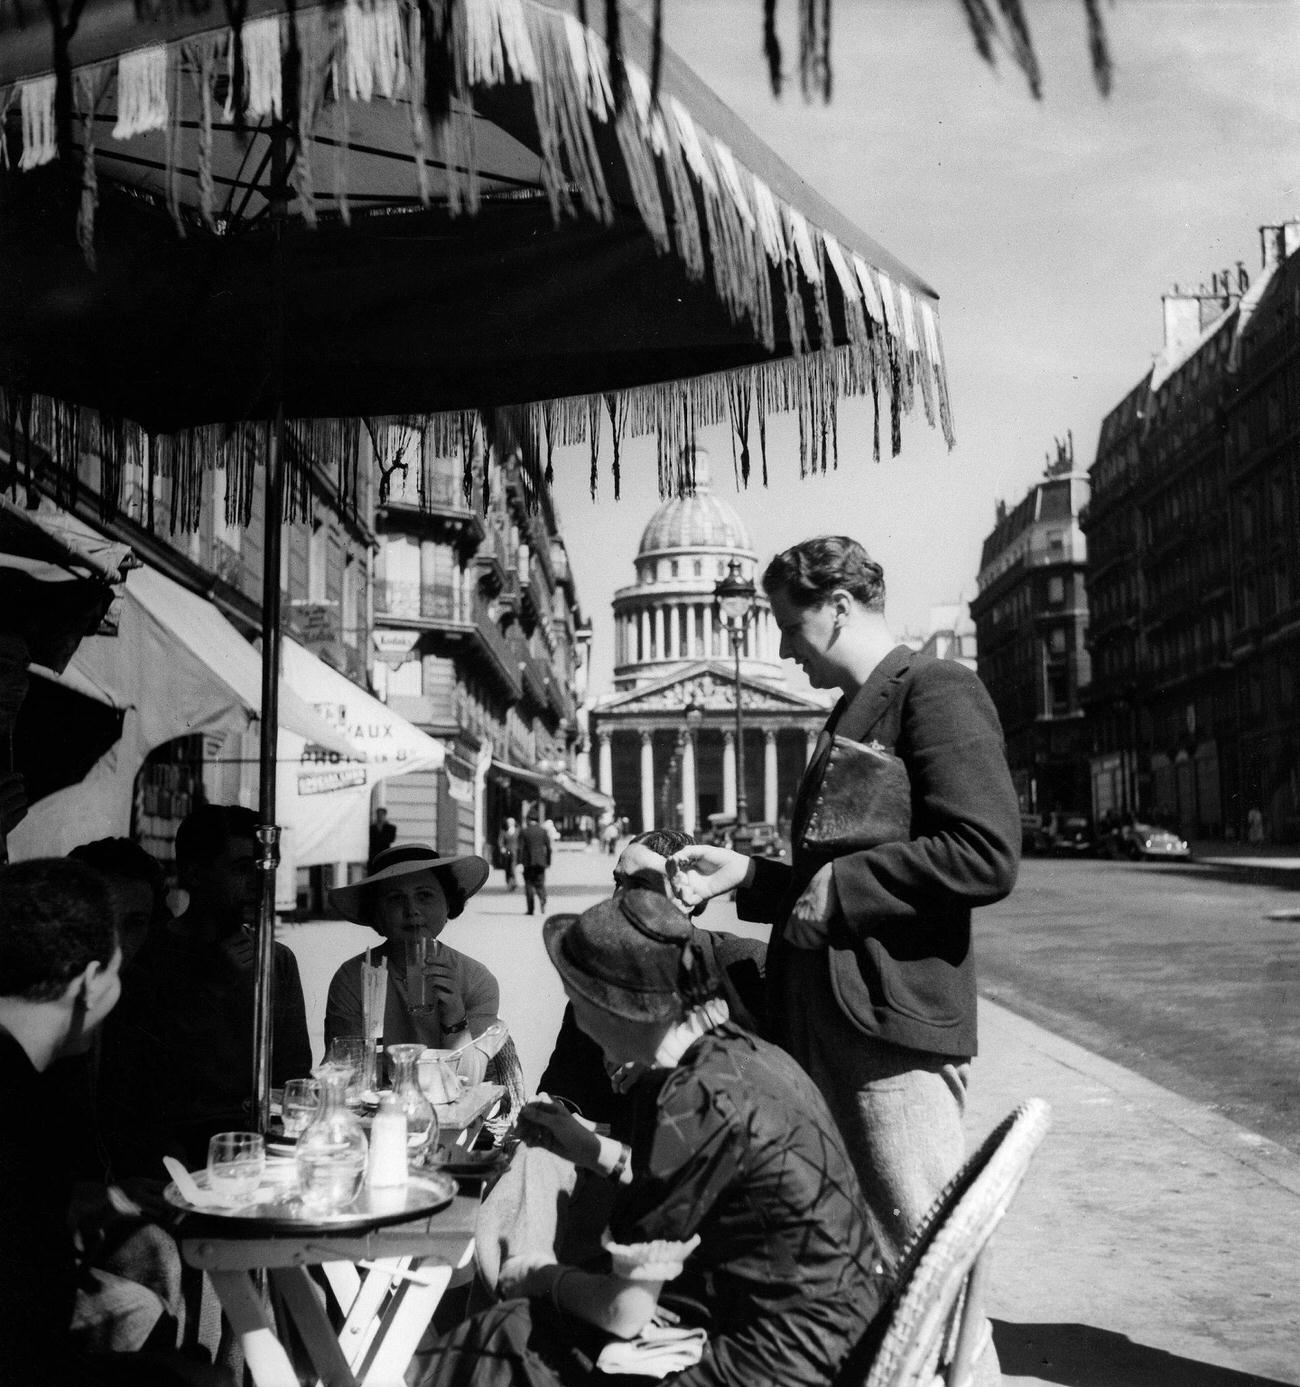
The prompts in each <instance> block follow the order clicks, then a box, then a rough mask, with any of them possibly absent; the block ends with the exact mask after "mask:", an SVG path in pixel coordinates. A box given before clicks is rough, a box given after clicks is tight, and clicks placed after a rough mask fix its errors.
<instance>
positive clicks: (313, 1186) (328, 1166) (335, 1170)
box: [294, 1063, 368, 1214]
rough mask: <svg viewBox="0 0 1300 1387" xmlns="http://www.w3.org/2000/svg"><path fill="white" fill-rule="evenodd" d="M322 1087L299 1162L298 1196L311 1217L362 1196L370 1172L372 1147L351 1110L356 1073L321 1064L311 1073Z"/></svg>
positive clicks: (297, 1154) (300, 1146) (301, 1144)
mask: <svg viewBox="0 0 1300 1387" xmlns="http://www.w3.org/2000/svg"><path fill="white" fill-rule="evenodd" d="M312 1073H313V1074H314V1075H315V1076H316V1081H317V1083H319V1084H320V1106H319V1108H318V1110H317V1113H316V1116H315V1117H313V1118H312V1120H311V1121H310V1122H309V1123H308V1124H307V1126H306V1128H305V1130H304V1131H303V1134H302V1135H301V1136H300V1137H299V1138H298V1146H297V1150H296V1151H295V1152H294V1160H295V1162H296V1163H297V1167H298V1193H299V1194H300V1195H301V1196H302V1202H303V1205H304V1206H305V1207H306V1208H307V1210H308V1211H310V1212H311V1213H319V1214H327V1213H334V1212H335V1211H337V1210H339V1209H344V1208H346V1207H347V1206H348V1205H349V1204H351V1203H352V1201H353V1200H354V1199H355V1198H356V1197H357V1194H358V1192H359V1191H360V1189H361V1182H362V1180H363V1179H364V1178H365V1173H366V1154H367V1150H368V1143H367V1142H366V1134H365V1132H364V1131H363V1130H362V1127H361V1123H360V1122H359V1121H358V1120H357V1118H356V1116H355V1114H353V1113H352V1112H350V1111H349V1109H348V1106H347V1088H348V1082H349V1080H350V1079H351V1077H352V1070H351V1069H350V1068H349V1067H348V1066H347V1065H342V1064H330V1063H326V1064H322V1065H320V1066H318V1067H317V1068H316V1069H313V1070H312Z"/></svg>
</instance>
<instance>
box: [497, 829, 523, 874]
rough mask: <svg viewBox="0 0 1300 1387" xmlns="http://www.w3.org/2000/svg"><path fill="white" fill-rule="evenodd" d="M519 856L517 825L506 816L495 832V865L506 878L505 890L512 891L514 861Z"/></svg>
mask: <svg viewBox="0 0 1300 1387" xmlns="http://www.w3.org/2000/svg"><path fill="white" fill-rule="evenodd" d="M518 856H519V825H518V823H517V822H516V821H515V820H514V819H513V818H507V819H506V821H505V823H504V824H503V825H502V828H501V832H500V833H498V834H497V866H498V867H500V868H501V871H502V873H503V874H504V875H505V879H506V890H507V891H513V890H514V889H515V887H516V886H517V885H518V883H517V882H516V881H515V862H516V860H517V859H518Z"/></svg>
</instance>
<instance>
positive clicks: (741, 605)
mask: <svg viewBox="0 0 1300 1387" xmlns="http://www.w3.org/2000/svg"><path fill="white" fill-rule="evenodd" d="M757 595H758V594H757V592H756V591H755V588H754V585H753V583H751V582H750V581H749V580H748V579H747V578H743V577H741V573H740V560H739V559H732V560H731V562H730V563H729V564H728V565H727V576H726V577H725V578H722V579H720V580H719V581H718V582H717V583H716V584H715V585H714V588H713V604H714V606H715V607H716V608H717V612H718V619H719V621H721V623H722V624H723V626H724V627H726V631H727V635H728V636H729V637H730V638H731V649H732V653H733V654H734V655H735V657H736V829H735V832H734V833H733V834H732V839H731V841H732V846H733V847H734V848H735V849H736V851H737V852H744V851H746V849H747V848H748V847H749V803H748V800H747V798H746V796H745V724H744V718H743V715H742V713H741V708H740V647H741V646H742V645H743V644H744V643H745V629H746V627H748V625H749V623H750V621H751V619H752V618H753V615H754V606H755V602H754V599H755V598H756V596H757Z"/></svg>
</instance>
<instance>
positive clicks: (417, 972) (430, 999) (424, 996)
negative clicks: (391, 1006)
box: [389, 934, 438, 1054]
mask: <svg viewBox="0 0 1300 1387" xmlns="http://www.w3.org/2000/svg"><path fill="white" fill-rule="evenodd" d="M437 948H438V941H437V940H436V939H430V938H429V937H428V936H427V935H423V934H417V935H416V936H415V937H414V938H413V939H407V940H406V941H405V943H404V946H403V951H404V954H405V962H406V1000H407V1003H408V1004H409V1006H410V1008H411V1011H412V1013H413V1014H414V1015H416V1016H431V1015H432V1014H433V1013H434V1012H435V1011H437V1009H438V993H437V990H436V989H435V988H434V986H433V984H432V982H431V981H430V980H429V974H428V967H429V963H430V961H431V959H432V958H433V957H434V955H435V953H436V951H437ZM389 1053H390V1054H391V1053H392V1046H389Z"/></svg>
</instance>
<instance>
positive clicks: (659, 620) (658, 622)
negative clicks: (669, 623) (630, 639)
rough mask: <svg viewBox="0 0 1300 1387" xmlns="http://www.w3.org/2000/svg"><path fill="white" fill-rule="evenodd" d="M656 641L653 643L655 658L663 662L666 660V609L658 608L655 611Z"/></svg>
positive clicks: (652, 648)
mask: <svg viewBox="0 0 1300 1387" xmlns="http://www.w3.org/2000/svg"><path fill="white" fill-rule="evenodd" d="M654 624H655V625H654V640H653V642H652V643H651V647H650V648H651V651H652V652H653V658H654V659H656V660H662V659H663V658H664V609H663V608H662V607H656V608H655V610H654Z"/></svg>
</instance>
